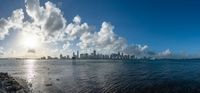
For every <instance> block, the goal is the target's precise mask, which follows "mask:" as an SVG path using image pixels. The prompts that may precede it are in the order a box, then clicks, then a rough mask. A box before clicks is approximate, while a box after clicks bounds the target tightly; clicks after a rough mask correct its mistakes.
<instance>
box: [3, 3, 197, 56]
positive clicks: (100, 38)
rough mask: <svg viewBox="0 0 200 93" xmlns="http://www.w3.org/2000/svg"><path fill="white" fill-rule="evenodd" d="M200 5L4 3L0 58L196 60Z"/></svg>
mask: <svg viewBox="0 0 200 93" xmlns="http://www.w3.org/2000/svg"><path fill="white" fill-rule="evenodd" d="M143 1H145V2H146V3H144V2H143ZM77 2H81V3H77ZM112 2H115V3H114V4H112ZM199 3H200V2H199V1H193V0H192V1H189V0H188V1H186V2H181V1H178V0H175V1H174V0H168V1H159V0H153V1H151V0H142V1H137V0H136V1H130V0H125V1H123V2H121V1H120V0H116V1H114V0H110V1H108V0H97V1H92V0H86V1H84V2H83V1H81V0H80V1H79V0H75V1H71V0H58V1H55V0H49V1H48V0H43V1H42V0H19V1H12V2H11V1H9V0H2V3H1V7H0V11H2V12H3V13H1V14H0V57H1V58H5V57H19V58H23V57H32V58H38V57H41V56H48V55H49V56H57V55H59V54H63V55H70V56H72V55H73V54H71V53H72V52H73V51H76V50H79V52H80V53H89V52H92V51H93V50H96V51H97V52H98V53H102V54H111V53H117V52H123V53H125V54H128V55H135V56H138V57H155V58H197V57H200V48H199V47H200V45H199V44H198V40H199V39H200V38H199V35H200V33H199V30H200V28H199V22H200V17H199V16H197V15H199V14H200V13H198V9H200V6H198V4H199ZM138 5H140V6H138ZM161 6H162V7H161ZM177 6H179V7H177ZM158 7H159V9H158ZM91 9H93V10H91ZM147 10H148V11H147ZM194 15H195V16H194Z"/></svg>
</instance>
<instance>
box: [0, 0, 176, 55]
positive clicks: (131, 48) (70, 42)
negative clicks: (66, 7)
mask: <svg viewBox="0 0 200 93" xmlns="http://www.w3.org/2000/svg"><path fill="white" fill-rule="evenodd" d="M25 7H26V8H25V11H23V9H16V10H14V11H13V13H12V15H11V16H10V17H8V18H7V19H4V18H1V19H0V40H3V39H4V38H5V36H8V35H9V33H10V29H18V30H20V31H22V32H27V33H30V34H34V35H37V37H38V38H39V39H40V40H41V41H44V42H45V43H48V44H50V45H53V44H58V45H60V47H61V48H60V47H56V48H53V49H49V48H50V47H48V49H46V48H44V51H41V53H40V54H42V55H44V54H45V53H46V54H55V52H59V53H65V52H67V51H68V52H71V51H73V49H76V50H77V49H80V51H87V52H89V51H91V50H94V49H95V50H97V51H98V52H102V53H113V52H118V51H121V52H122V51H123V52H125V53H126V54H131V55H136V56H138V57H143V56H150V57H172V56H173V55H172V52H171V51H170V50H169V49H168V50H166V51H163V52H161V53H156V52H154V51H150V49H149V47H148V46H147V45H144V46H142V45H140V44H135V45H134V44H133V45H128V44H127V42H126V39H125V38H123V37H120V36H118V35H117V34H116V33H115V32H114V26H113V25H112V24H111V23H109V22H103V23H102V25H101V28H100V30H96V29H94V27H92V26H90V25H89V24H88V23H86V22H81V17H80V16H79V15H77V16H75V17H74V19H73V20H72V21H73V22H72V23H69V24H67V20H66V19H65V18H64V17H63V13H62V11H61V10H60V9H59V8H58V7H57V6H56V5H55V4H53V3H51V2H49V1H48V2H46V3H45V4H44V6H42V5H40V1H39V0H25ZM24 12H26V13H27V15H28V17H27V18H24V17H25V16H24ZM44 42H43V43H44ZM52 43H53V44H52ZM45 49H46V50H45ZM88 50H89V51H88ZM2 52H4V51H3V48H2V49H1V47H0V54H2ZM15 52H16V51H15ZM26 52H27V51H26Z"/></svg>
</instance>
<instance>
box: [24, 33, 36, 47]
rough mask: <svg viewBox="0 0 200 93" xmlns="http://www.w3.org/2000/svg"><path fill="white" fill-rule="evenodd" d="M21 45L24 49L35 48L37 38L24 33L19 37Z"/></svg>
mask: <svg viewBox="0 0 200 93" xmlns="http://www.w3.org/2000/svg"><path fill="white" fill-rule="evenodd" d="M21 43H22V45H23V46H24V47H25V48H37V47H38V45H39V40H38V38H37V36H35V35H32V34H27V33H26V34H24V35H23V36H22V37H21Z"/></svg>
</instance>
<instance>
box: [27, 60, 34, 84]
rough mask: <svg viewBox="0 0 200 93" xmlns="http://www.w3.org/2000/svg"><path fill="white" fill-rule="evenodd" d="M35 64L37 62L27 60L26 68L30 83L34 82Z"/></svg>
mask: <svg viewBox="0 0 200 93" xmlns="http://www.w3.org/2000/svg"><path fill="white" fill-rule="evenodd" d="M35 62H36V60H26V61H25V63H26V65H25V68H26V73H27V74H26V75H27V76H26V77H27V81H28V82H32V80H33V78H34V76H35V69H34V68H35Z"/></svg>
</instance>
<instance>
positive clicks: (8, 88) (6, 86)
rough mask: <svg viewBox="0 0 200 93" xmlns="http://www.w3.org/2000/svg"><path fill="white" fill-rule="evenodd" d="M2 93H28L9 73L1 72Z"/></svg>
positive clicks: (0, 89) (0, 90)
mask: <svg viewBox="0 0 200 93" xmlns="http://www.w3.org/2000/svg"><path fill="white" fill-rule="evenodd" d="M0 93H27V92H26V91H25V90H23V86H22V85H20V84H19V83H18V82H17V81H16V80H15V79H14V78H13V77H11V76H9V75H8V73H3V72H0Z"/></svg>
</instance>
